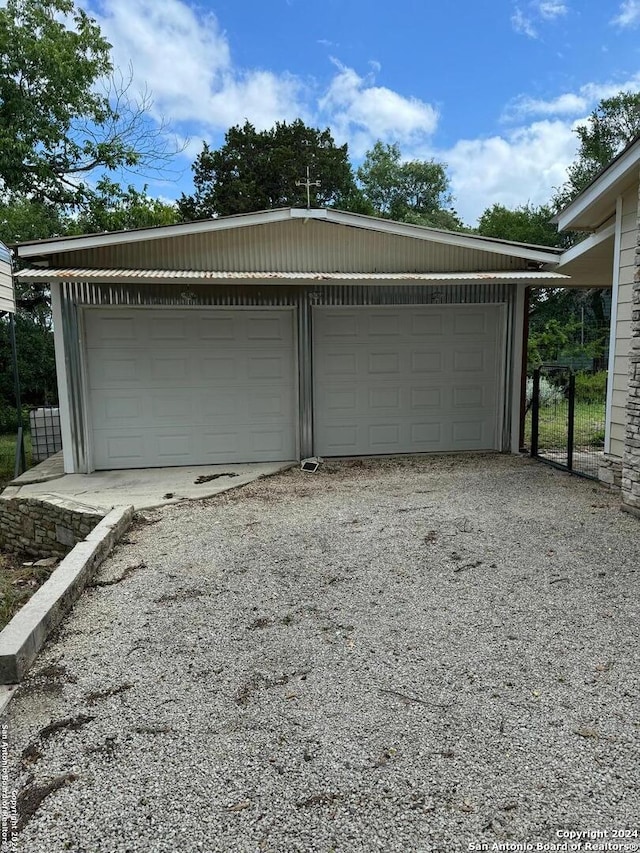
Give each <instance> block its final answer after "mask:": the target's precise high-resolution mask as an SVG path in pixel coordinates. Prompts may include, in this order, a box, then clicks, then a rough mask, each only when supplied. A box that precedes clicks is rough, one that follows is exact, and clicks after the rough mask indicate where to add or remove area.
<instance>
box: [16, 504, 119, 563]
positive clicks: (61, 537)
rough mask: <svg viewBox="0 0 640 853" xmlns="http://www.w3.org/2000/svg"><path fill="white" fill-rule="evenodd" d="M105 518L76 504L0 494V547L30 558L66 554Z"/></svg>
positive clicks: (102, 513)
mask: <svg viewBox="0 0 640 853" xmlns="http://www.w3.org/2000/svg"><path fill="white" fill-rule="evenodd" d="M104 516H105V513H104V512H100V510H97V509H95V508H94V507H88V506H85V505H84V504H80V503H78V502H77V501H72V500H63V499H62V498H58V497H55V496H53V495H51V496H42V497H40V498H20V497H14V496H5V495H0V547H3V548H4V549H5V550H7V551H13V552H14V553H19V554H29V555H30V556H32V557H58V556H64V555H65V554H68V553H69V551H70V550H71V549H72V548H73V546H74V545H75V544H76V543H78V542H81V541H82V540H83V539H84V538H85V537H86V536H87V535H88V534H89V533H91V531H92V530H93V528H94V527H95V526H96V524H98V522H99V521H101V520H102V519H103V518H104Z"/></svg>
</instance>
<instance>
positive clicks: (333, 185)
mask: <svg viewBox="0 0 640 853" xmlns="http://www.w3.org/2000/svg"><path fill="white" fill-rule="evenodd" d="M307 167H309V170H310V177H311V180H319V181H320V187H318V188H313V189H312V195H311V200H312V205H313V206H317V207H323V206H332V205H334V206H335V205H337V204H338V203H339V201H340V200H341V199H350V198H351V199H353V194H354V192H355V185H354V179H353V173H352V171H351V165H350V163H349V159H348V156H347V146H346V145H342V146H337V145H336V144H335V142H334V140H333V137H332V136H331V133H330V132H329V130H328V129H327V130H318V129H317V128H313V127H307V125H305V123H304V122H303V121H301V120H300V119H296V120H295V121H293V122H292V123H291V124H287V122H278V123H276V125H275V126H274V127H273V128H271V129H270V130H256V129H255V127H254V126H253V125H252V124H250V123H249V122H246V123H245V124H244V125H243V126H242V127H241V126H239V125H238V126H236V127H232V128H230V129H229V130H228V131H227V133H226V135H225V141H224V144H223V145H222V147H221V148H219V149H217V150H212V149H211V148H209V146H208V145H207V144H206V143H205V145H204V146H203V149H202V151H201V152H200V154H199V155H198V156H197V158H196V160H195V162H194V164H193V167H192V169H193V183H194V187H195V192H194V194H193V195H190V196H187V195H184V194H183V195H182V197H181V198H180V200H179V202H178V208H179V210H180V214H181V216H182V218H183V219H186V220H192V219H203V218H207V217H212V216H229V215H231V214H236V213H249V212H251V211H255V210H268V209H271V208H277V207H306V204H307V193H306V189H305V188H304V187H301V186H296V181H299V180H301V179H303V178H304V176H305V175H306V169H307Z"/></svg>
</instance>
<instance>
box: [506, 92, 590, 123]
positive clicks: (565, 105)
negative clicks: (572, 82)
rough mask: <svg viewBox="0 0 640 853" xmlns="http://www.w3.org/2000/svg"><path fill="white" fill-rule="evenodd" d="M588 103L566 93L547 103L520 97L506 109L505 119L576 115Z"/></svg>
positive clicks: (579, 96)
mask: <svg viewBox="0 0 640 853" xmlns="http://www.w3.org/2000/svg"><path fill="white" fill-rule="evenodd" d="M587 106H588V101H587V99H586V98H585V97H583V96H582V95H576V94H573V93H571V92H567V93H566V94H564V95H558V96H557V97H556V98H552V99H551V100H549V101H545V100H543V99H540V98H529V97H527V96H522V97H520V98H518V99H517V100H516V101H515V102H514V103H513V104H511V105H510V106H509V107H507V110H506V111H505V116H504V117H505V118H507V119H508V118H513V117H517V116H524V115H538V116H554V115H576V114H578V113H583V112H585V110H586V109H587Z"/></svg>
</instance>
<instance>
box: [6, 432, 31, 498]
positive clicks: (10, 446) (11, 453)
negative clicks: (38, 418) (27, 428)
mask: <svg viewBox="0 0 640 853" xmlns="http://www.w3.org/2000/svg"><path fill="white" fill-rule="evenodd" d="M24 452H25V456H26V461H27V468H28V467H29V465H30V464H31V436H30V435H29V433H28V432H26V433H25V435H24ZM15 459H16V434H15V432H12V433H9V434H5V435H0V489H2V488H4V487H5V486H6V485H7V483H8V482H9V480H13V471H14V466H15Z"/></svg>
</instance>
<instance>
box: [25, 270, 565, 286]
mask: <svg viewBox="0 0 640 853" xmlns="http://www.w3.org/2000/svg"><path fill="white" fill-rule="evenodd" d="M15 277H16V278H18V279H20V280H21V281H30V282H49V281H81V282H105V283H120V284H128V283H139V282H141V281H142V282H144V281H149V282H167V283H176V284H181V283H190V284H198V283H203V284H216V283H219V282H230V281H232V282H238V284H243V283H254V282H255V283H256V284H281V283H284V282H292V283H301V284H306V283H308V282H314V281H319V282H322V281H328V282H332V281H334V282H342V281H345V282H365V283H367V284H376V283H379V284H385V283H386V282H390V281H392V282H404V281H406V282H433V283H434V284H437V283H445V282H450V283H455V282H480V283H481V282H486V283H492V282H506V283H511V282H513V283H514V284H517V283H525V284H540V285H541V286H544V284H543V283H546V282H548V283H549V284H548V286H550V287H554V286H555V287H563V286H567V285H568V284H569V283H570V281H571V280H570V278H569V276H567V275H562V274H561V273H556V272H551V271H548V270H526V271H516V272H505V271H500V272H461V273H455V272H454V273H451V272H446V273H397V272H395V273H359V272H356V273H354V272H348V273H345V272H223V271H212V270H166V269H158V270H153V269H151V270H150V269H85V268H70V269H49V268H46V267H37V268H31V269H24V270H20V271H19V272H17V273H15Z"/></svg>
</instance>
